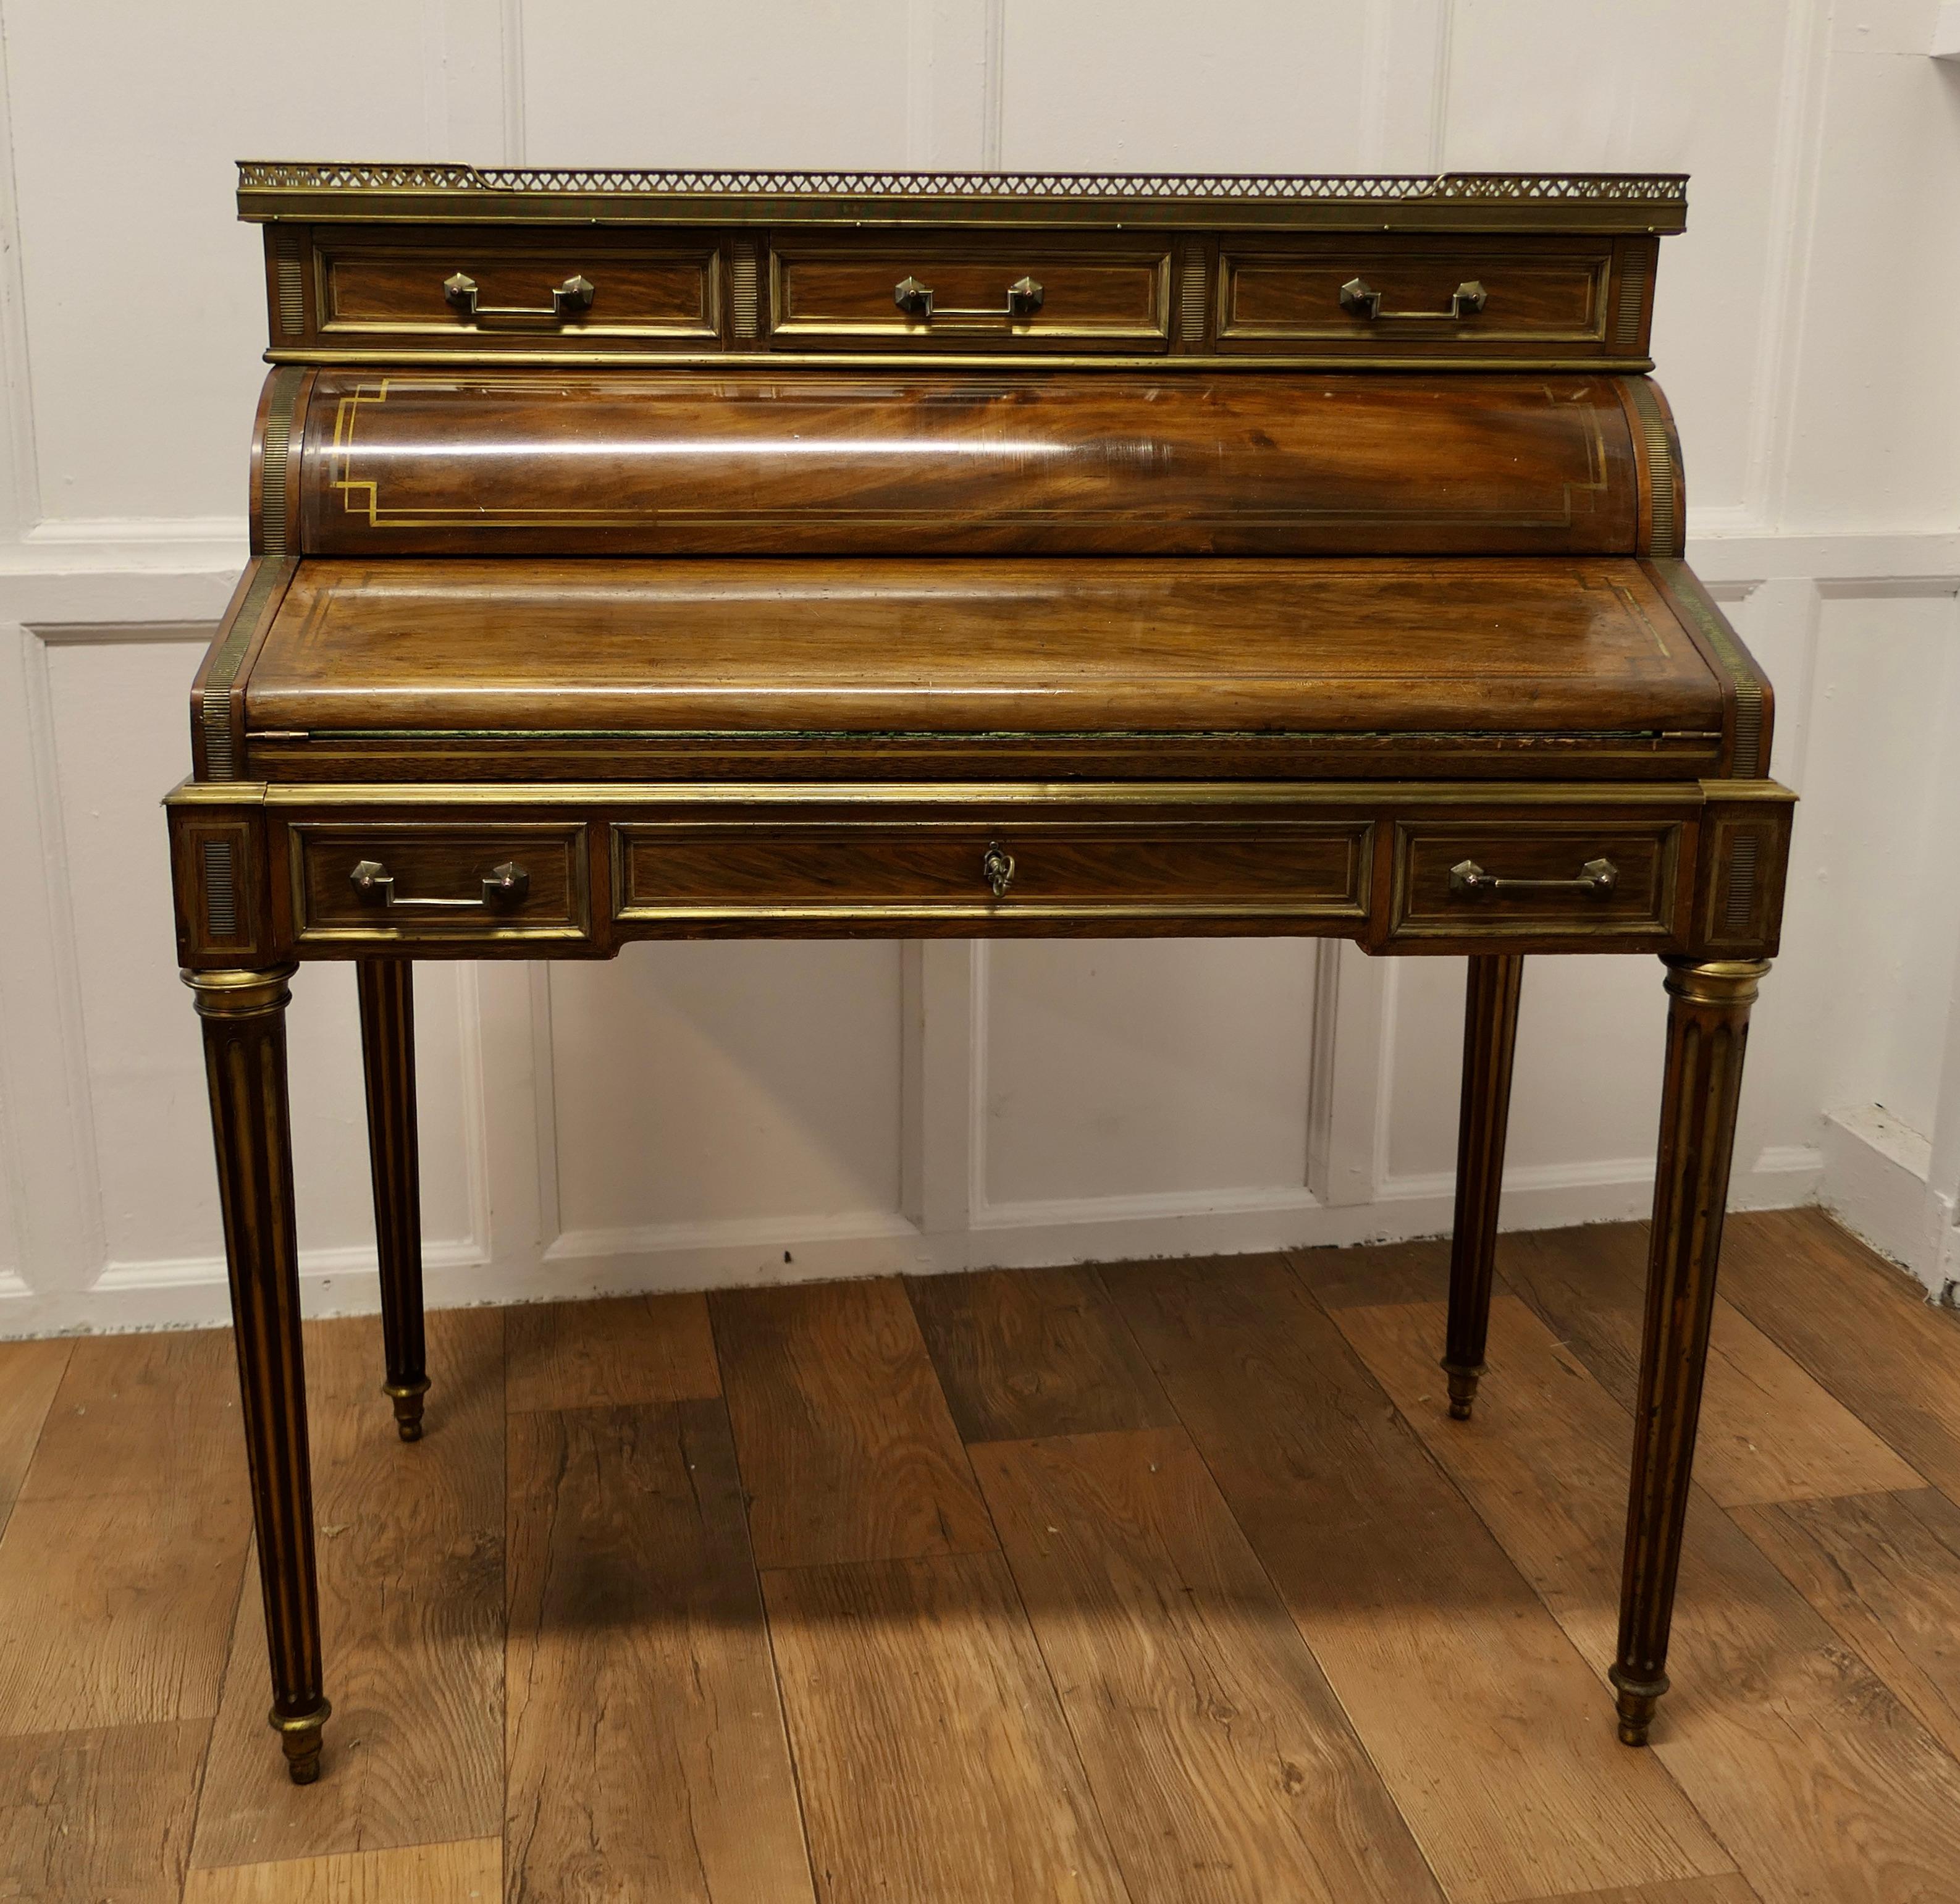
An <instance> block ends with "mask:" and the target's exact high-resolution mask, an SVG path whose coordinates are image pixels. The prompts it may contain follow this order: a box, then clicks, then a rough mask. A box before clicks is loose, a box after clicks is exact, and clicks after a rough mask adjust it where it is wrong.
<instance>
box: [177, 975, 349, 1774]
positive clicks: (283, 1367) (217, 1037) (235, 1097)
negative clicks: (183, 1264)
mask: <svg viewBox="0 0 1960 1904" xmlns="http://www.w3.org/2000/svg"><path fill="white" fill-rule="evenodd" d="M292 973H293V967H292V966H289V965H288V966H275V967H272V969H270V970H266V971H256V972H250V971H228V972H186V973H185V974H184V982H185V983H186V984H187V985H189V987H190V988H191V990H192V993H193V994H194V995H195V996H196V1001H197V1011H198V1016H199V1019H200V1020H201V1021H202V1025H203V1028H204V1056H205V1075H206V1078H207V1080H208V1083H209V1085H210V1089H211V1124H212V1140H213V1142H214V1144H215V1148H216V1150H217V1154H218V1200H219V1203H220V1205H221V1208H222V1209H223V1212H224V1256H225V1263H226V1266H227V1269H228V1272H229V1275H230V1278H231V1314H232V1320H233V1323H234V1331H233V1332H234V1338H235V1339H236V1342H237V1353H238V1388H239V1395H240V1402H241V1403H242V1409H241V1412H242V1414H243V1418H244V1425H245V1450H246V1455H247V1462H248V1465H249V1467H250V1474H251V1482H252V1514H253V1521H254V1523H255V1524H256V1527H257V1529H258V1535H259V1587H260V1590H261V1591H262V1592H263V1595H264V1597H265V1603H266V1646H267V1648H268V1651H269V1654H270V1663H271V1666H272V1715H271V1721H272V1726H273V1727H274V1729H275V1730H276V1731H277V1732H278V1734H279V1735H280V1740H281V1743H282V1746H284V1748H285V1754H286V1761H287V1769H288V1772H290V1774H291V1777H292V1779H293V1781H294V1784H296V1785H307V1784H309V1783H310V1782H311V1781H313V1779H315V1778H317V1777H319V1775H320V1729H321V1727H322V1726H323V1725H324V1724H325V1723H326V1718H327V1715H328V1712H329V1710H330V1709H331V1708H329V1705H328V1704H327V1702H326V1698H325V1697H324V1695H323V1693H322V1691H321V1686H320V1586H319V1581H318V1576H317V1574H316V1572H315V1569H314V1562H313V1478H312V1463H311V1460H310V1456H309V1453H308V1450H307V1407H306V1365H305V1359H304V1353H303V1351H302V1348H301V1340H300V1288H299V1254H298V1244H297V1242H296V1240H295V1231H294V1220H293V1171H292V1135H291V1120H290V1116H289V1114H288V1108H287V1093H286V1029H285V1009H286V1002H287V1000H288V997H289V994H288V991H287V989H286V981H287V980H288V979H289V978H291V976H292Z"/></svg>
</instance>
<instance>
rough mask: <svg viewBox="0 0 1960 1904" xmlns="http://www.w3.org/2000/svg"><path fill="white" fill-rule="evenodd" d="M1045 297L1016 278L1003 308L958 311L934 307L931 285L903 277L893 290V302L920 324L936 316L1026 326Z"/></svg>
mask: <svg viewBox="0 0 1960 1904" xmlns="http://www.w3.org/2000/svg"><path fill="white" fill-rule="evenodd" d="M1043 295H1044V293H1043V292H1042V288H1041V286H1040V285H1039V284H1037V283H1036V282H1035V280H1034V279H1032V278H1017V279H1015V281H1014V282H1013V283H1012V284H1010V285H1008V287H1007V304H1006V305H1005V306H1004V307H1003V308H1002V309H1001V310H954V309H953V308H952V307H950V306H946V305H941V306H939V307H934V304H933V301H932V286H931V285H922V284H921V283H920V282H919V281H918V279H916V278H902V279H899V282H898V284H897V285H896V286H895V287H894V288H893V291H892V302H893V304H896V305H897V306H898V307H899V309H900V310H902V311H903V312H904V313H905V315H906V316H907V317H916V318H917V319H918V320H919V321H920V322H921V323H931V321H932V320H933V319H934V318H935V317H1005V318H1007V319H1008V320H1010V321H1011V322H1013V323H1022V324H1024V323H1026V322H1027V320H1029V318H1030V317H1033V315H1034V314H1035V313H1036V311H1038V310H1040V309H1041V307H1042V297H1043Z"/></svg>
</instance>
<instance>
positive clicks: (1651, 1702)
mask: <svg viewBox="0 0 1960 1904" xmlns="http://www.w3.org/2000/svg"><path fill="white" fill-rule="evenodd" d="M1606 1676H1607V1678H1608V1680H1611V1681H1612V1683H1613V1687H1614V1689H1615V1691H1616V1692H1618V1694H1619V1695H1620V1699H1619V1706H1620V1713H1619V1718H1620V1743H1621V1744H1622V1745H1630V1746H1643V1745H1645V1744H1646V1743H1647V1728H1648V1727H1650V1725H1652V1724H1653V1716H1654V1708H1656V1706H1658V1705H1659V1704H1660V1695H1662V1694H1663V1692H1666V1690H1667V1685H1668V1680H1667V1675H1666V1673H1660V1674H1659V1675H1657V1676H1656V1677H1655V1678H1653V1679H1651V1680H1637V1679H1635V1678H1634V1676H1633V1675H1632V1674H1631V1673H1625V1672H1622V1671H1621V1669H1620V1668H1619V1667H1617V1666H1610V1667H1608V1668H1607V1669H1606Z"/></svg>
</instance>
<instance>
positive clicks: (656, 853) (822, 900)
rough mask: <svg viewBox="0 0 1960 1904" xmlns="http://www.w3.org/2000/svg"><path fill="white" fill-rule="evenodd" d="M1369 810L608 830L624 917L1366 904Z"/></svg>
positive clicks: (783, 818) (1154, 914) (1200, 910)
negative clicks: (1288, 815) (1350, 815)
mask: <svg viewBox="0 0 1960 1904" xmlns="http://www.w3.org/2000/svg"><path fill="white" fill-rule="evenodd" d="M1371 830H1372V829H1371V828H1370V825H1369V823H1367V821H1365V820H1273V819H1266V818H1247V819H1219V818H1207V819H1203V820H1187V819H1182V818H1179V817H1155V816H1138V817H1125V818H1122V819H1120V820H1042V819H1038V818H1031V817H1018V818H1017V817H1014V816H1013V815H1011V814H1010V815H1008V816H1007V817H1004V818H1003V819H1002V820H1001V822H1000V823H998V825H993V826H988V825H986V824H984V823H967V822H958V823H950V822H939V821H934V820H921V821H918V822H915V823H913V822H905V821H889V820H886V821H851V820H837V819H835V818H834V817H821V816H815V815H812V816H806V815H804V814H802V813H771V814H768V815H762V814H756V815H753V816H749V817H743V818H741V819H731V820H726V821H718V822H702V821H700V820H676V821H672V822H669V821H665V820H658V821H631V822H628V823H623V824H622V825H619V826H616V827H615V828H614V829H613V887H614V895H615V896H614V910H615V913H616V916H617V917H618V918H619V919H622V920H624V921H630V920H645V921H654V920H676V921H678V920H685V919H699V920H712V919H741V918H750V919H813V920H816V919H851V918H858V919H865V920H867V921H870V920H873V919H892V918H894V917H905V916H908V915H916V916H918V917H921V918H948V917H952V918H972V919H1007V918H1011V917H1013V916H1015V915H1021V916H1025V917H1027V918H1030V919H1097V918H1122V919H1239V918H1243V919H1356V920H1360V919H1365V917H1366V916H1367V865H1368V859H1369V853H1368V842H1369V840H1370V834H1371Z"/></svg>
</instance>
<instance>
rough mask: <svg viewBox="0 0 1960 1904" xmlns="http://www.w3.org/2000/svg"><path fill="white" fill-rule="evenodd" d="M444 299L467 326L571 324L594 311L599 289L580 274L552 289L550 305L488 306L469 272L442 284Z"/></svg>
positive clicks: (449, 278)
mask: <svg viewBox="0 0 1960 1904" xmlns="http://www.w3.org/2000/svg"><path fill="white" fill-rule="evenodd" d="M442 295H443V296H444V298H447V300H448V301H449V304H450V308H451V309H452V310H454V311H455V312H456V314H457V316H458V317H461V318H462V319H463V320H464V322H466V323H473V324H488V323H523V324H531V323H537V322H538V321H539V320H540V319H542V320H543V321H544V322H545V323H557V324H568V323H574V321H576V320H578V319H579V318H581V317H584V315H585V314H586V313H587V311H588V310H590V309H591V308H592V301H593V298H596V297H597V295H599V288H598V286H597V285H595V284H593V282H592V280H591V279H590V278H584V277H581V276H580V275H578V273H577V272H574V273H573V275H571V277H569V278H568V279H565V282H564V283H563V284H562V285H553V286H552V293H551V301H550V302H549V304H484V303H483V302H482V301H481V300H480V299H479V297H478V295H477V285H476V279H474V278H473V277H471V276H470V275H469V274H468V273H467V272H461V271H458V272H453V273H452V274H451V275H450V276H448V277H447V278H445V279H444V280H443V281H442Z"/></svg>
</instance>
